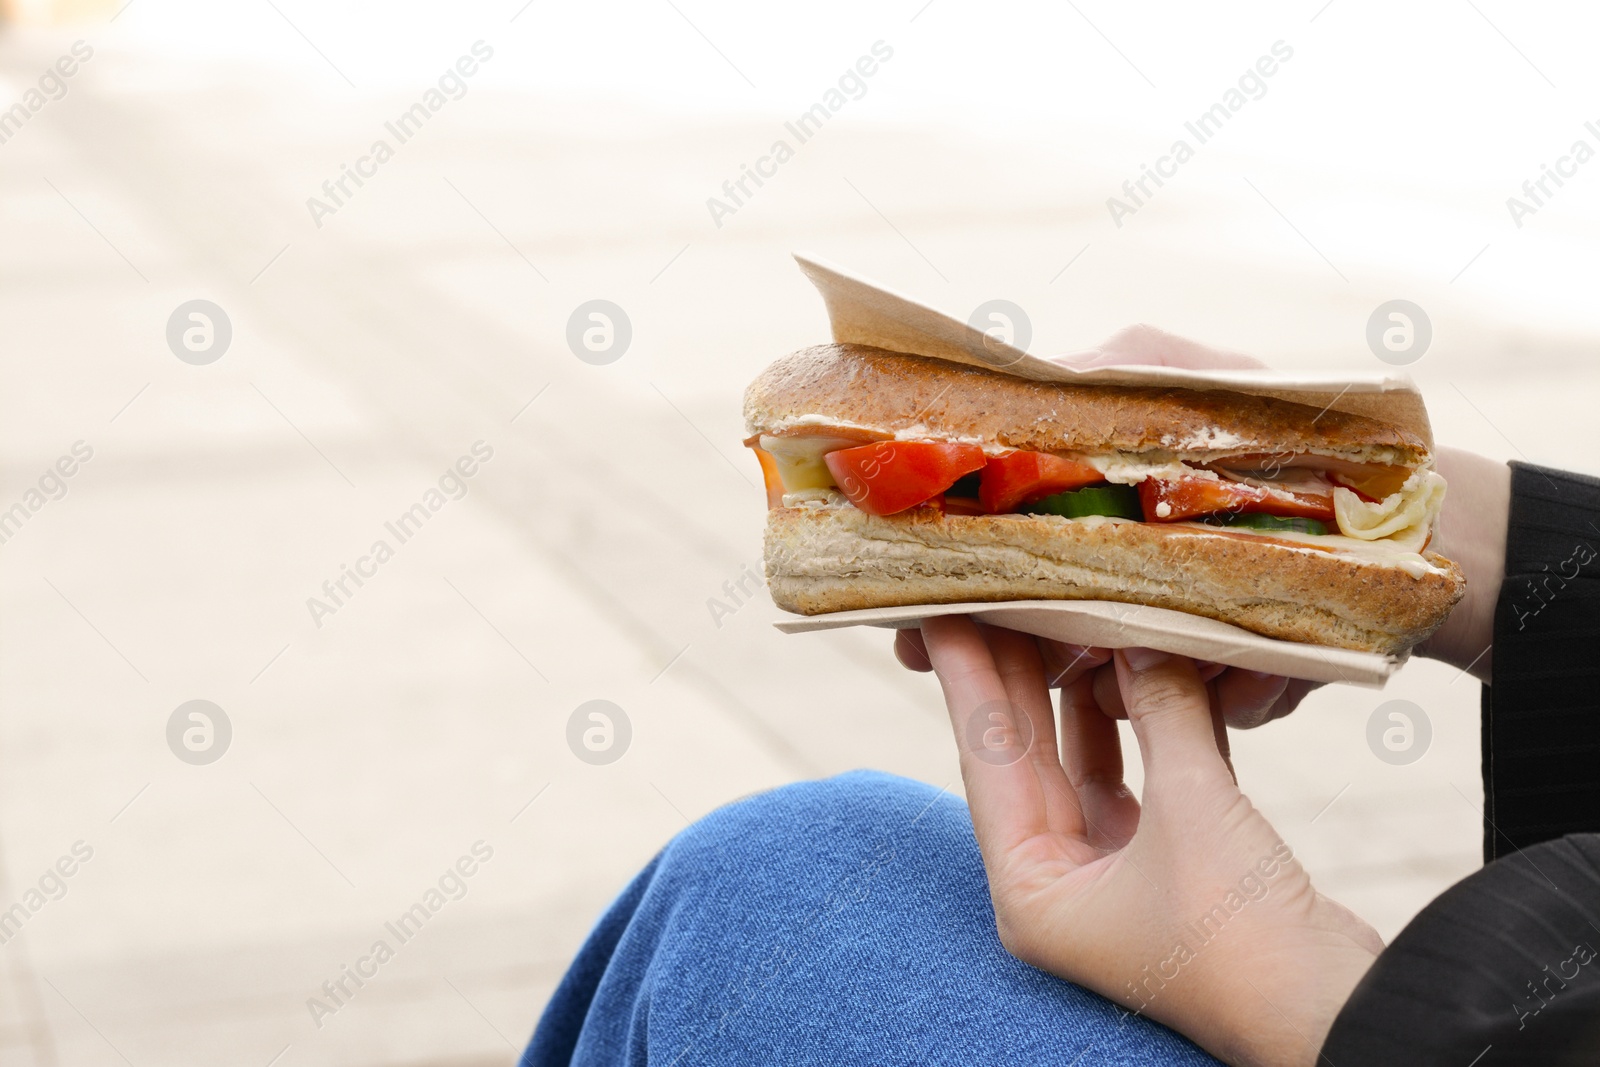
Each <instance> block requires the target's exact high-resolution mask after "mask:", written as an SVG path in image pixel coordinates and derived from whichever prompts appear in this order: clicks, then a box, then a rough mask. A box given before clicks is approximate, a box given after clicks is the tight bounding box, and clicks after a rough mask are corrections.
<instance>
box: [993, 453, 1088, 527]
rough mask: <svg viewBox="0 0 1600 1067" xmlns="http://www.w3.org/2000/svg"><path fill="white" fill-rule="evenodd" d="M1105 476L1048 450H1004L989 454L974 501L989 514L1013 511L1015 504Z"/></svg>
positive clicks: (1027, 502)
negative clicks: (998, 453)
mask: <svg viewBox="0 0 1600 1067" xmlns="http://www.w3.org/2000/svg"><path fill="white" fill-rule="evenodd" d="M1105 480H1106V476H1105V475H1104V474H1101V473H1100V472H1099V471H1097V470H1095V469H1094V468H1093V467H1091V466H1089V465H1088V464H1087V463H1078V462H1076V461H1074V460H1070V459H1062V458H1061V457H1060V456H1052V455H1051V454H1050V453H1048V452H1007V453H1005V454H1004V455H1001V456H990V457H989V461H988V462H987V463H986V464H984V467H983V477H982V479H981V480H980V481H979V483H978V502H979V503H980V504H982V505H983V510H984V511H987V512H988V513H989V514H991V515H997V514H999V513H1000V512H1002V511H1015V510H1016V509H1017V505H1019V504H1029V503H1032V502H1033V501H1035V500H1042V499H1043V498H1044V497H1047V496H1049V495H1051V494H1052V493H1065V492H1066V491H1067V490H1069V489H1082V488H1083V487H1084V486H1086V485H1093V484H1094V483H1095V482H1103V481H1105Z"/></svg>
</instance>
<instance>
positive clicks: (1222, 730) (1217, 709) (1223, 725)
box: [1206, 682, 1239, 785]
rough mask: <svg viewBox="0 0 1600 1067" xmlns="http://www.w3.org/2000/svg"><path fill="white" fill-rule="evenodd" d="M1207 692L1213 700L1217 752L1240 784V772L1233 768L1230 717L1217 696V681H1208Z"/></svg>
mask: <svg viewBox="0 0 1600 1067" xmlns="http://www.w3.org/2000/svg"><path fill="white" fill-rule="evenodd" d="M1206 692H1207V693H1208V694H1209V696H1210V700H1211V736H1212V737H1213V738H1215V739H1216V743H1217V752H1218V754H1220V755H1221V756H1222V762H1223V763H1225V764H1227V765H1228V777H1230V778H1232V779H1233V784H1234V785H1238V784H1239V772H1238V771H1236V770H1234V769H1233V746H1232V742H1231V741H1230V740H1229V738H1228V719H1227V716H1226V715H1224V714H1223V711H1222V705H1221V702H1220V699H1219V698H1218V696H1217V683H1216V682H1210V683H1208V684H1207V685H1206Z"/></svg>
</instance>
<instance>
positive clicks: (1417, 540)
mask: <svg viewBox="0 0 1600 1067" xmlns="http://www.w3.org/2000/svg"><path fill="white" fill-rule="evenodd" d="M1444 488H1445V485H1444V478H1442V477H1440V475H1439V473H1438V472H1437V471H1431V470H1421V471H1417V472H1416V473H1414V474H1412V475H1411V477H1410V478H1407V479H1406V482H1405V484H1404V485H1403V486H1401V487H1400V489H1399V491H1398V492H1394V493H1390V494H1389V495H1388V496H1386V497H1384V498H1383V499H1382V500H1378V501H1368V500H1362V499H1361V497H1359V496H1358V495H1356V494H1355V493H1354V492H1352V491H1351V490H1349V489H1345V488H1343V487H1340V488H1338V489H1335V490H1334V491H1333V513H1334V516H1335V517H1336V518H1337V519H1338V521H1339V532H1340V533H1341V534H1343V535H1345V536H1346V537H1353V538H1355V539H1356V540H1359V541H1380V540H1381V541H1385V542H1388V543H1389V544H1392V545H1394V546H1395V547H1397V548H1402V549H1406V550H1409V551H1411V552H1421V551H1422V546H1423V545H1425V544H1426V543H1427V541H1428V535H1429V534H1430V533H1431V532H1432V531H1433V524H1434V522H1435V521H1436V520H1437V519H1438V517H1439V508H1440V506H1441V505H1443V503H1444Z"/></svg>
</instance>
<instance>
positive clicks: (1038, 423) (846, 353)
mask: <svg viewBox="0 0 1600 1067" xmlns="http://www.w3.org/2000/svg"><path fill="white" fill-rule="evenodd" d="M744 417H745V432H746V433H748V434H752V435H753V434H775V433H782V432H784V431H786V430H790V429H793V428H794V427H796V426H804V425H807V420H817V419H818V418H819V417H821V418H822V420H823V421H821V422H815V423H814V424H815V425H818V426H819V427H820V426H826V425H829V424H830V423H831V424H837V425H846V426H852V427H857V428H861V429H867V430H871V431H875V432H879V433H882V434H883V435H884V436H887V437H893V436H895V435H896V434H900V433H908V432H909V433H916V432H919V431H920V432H925V433H926V436H928V437H938V438H950V439H953V440H962V441H975V442H978V443H981V444H984V445H989V446H999V447H1004V448H1016V449H1024V450H1027V451H1034V452H1092V453H1098V452H1165V453H1171V454H1174V455H1175V456H1176V457H1177V458H1179V459H1193V460H1196V461H1199V462H1205V461H1207V460H1209V459H1213V458H1216V457H1218V456H1223V455H1230V454H1232V455H1236V454H1239V453H1289V452H1292V453H1312V454H1316V455H1324V456H1334V457H1338V458H1341V459H1346V460H1351V461H1354V462H1358V463H1384V464H1392V465H1395V466H1404V467H1417V466H1422V465H1425V464H1427V463H1428V462H1429V461H1430V460H1431V456H1430V455H1429V453H1428V449H1427V446H1426V445H1425V444H1424V442H1423V441H1422V440H1421V439H1420V438H1419V437H1417V436H1416V435H1415V434H1411V433H1408V432H1406V431H1404V430H1402V429H1400V428H1399V427H1396V426H1391V425H1389V424H1387V423H1383V422H1379V421H1377V420H1376V419H1369V418H1366V417H1364V416H1361V415H1353V414H1349V413H1346V412H1342V411H1334V410H1319V409H1317V408H1314V407H1311V406H1309V405H1307V404H1296V403H1294V402H1293V401H1288V400H1276V399H1271V398H1268V397H1257V396H1250V395H1247V394H1244V393H1233V392H1227V391H1224V390H1206V391H1200V390H1193V389H1157V388H1143V387H1133V386H1114V385H1073V384H1070V383H1058V382H1036V381H1030V380H1028V379H1026V378H1016V377H1012V376H1011V375H1008V374H1001V373H998V372H996V371H991V370H985V369H983V368H981V367H970V366H967V365H965V364H960V363H952V362H950V361H948V360H942V359H932V358H929V357H926V356H914V355H909V354H907V353H904V352H890V351H887V350H885V349H882V348H871V347H868V346H866V345H852V344H830V345H816V346H814V347H811V348H804V349H801V350H800V351H798V352H795V353H793V354H791V355H788V356H784V357H783V358H782V359H779V360H777V361H776V362H774V363H773V364H772V365H770V366H769V367H767V369H766V370H765V371H763V372H762V373H761V374H760V376H759V377H757V378H756V380H755V381H754V382H752V383H751V384H750V386H749V388H748V389H746V390H745V396H744Z"/></svg>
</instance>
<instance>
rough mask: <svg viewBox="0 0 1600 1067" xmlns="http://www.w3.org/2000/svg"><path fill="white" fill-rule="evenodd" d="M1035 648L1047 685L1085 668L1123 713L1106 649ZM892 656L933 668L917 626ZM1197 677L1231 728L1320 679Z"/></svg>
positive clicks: (1297, 696)
mask: <svg viewBox="0 0 1600 1067" xmlns="http://www.w3.org/2000/svg"><path fill="white" fill-rule="evenodd" d="M1038 641H1039V653H1040V655H1041V657H1042V658H1043V660H1044V666H1045V680H1046V682H1047V683H1048V685H1049V686H1050V688H1052V689H1055V688H1059V687H1060V686H1061V685H1062V684H1064V680H1065V679H1067V678H1068V677H1069V674H1068V672H1069V670H1070V671H1071V672H1072V674H1071V677H1074V678H1075V677H1077V675H1078V674H1081V673H1083V672H1084V671H1092V672H1093V675H1094V681H1093V684H1092V685H1091V687H1090V691H1091V692H1092V693H1093V694H1094V697H1095V699H1096V700H1097V701H1098V702H1099V705H1100V709H1101V710H1102V711H1104V712H1105V713H1106V714H1107V715H1110V716H1111V717H1112V718H1116V719H1126V718H1127V717H1128V712H1127V709H1126V708H1124V707H1123V706H1122V692H1121V690H1120V689H1118V687H1117V671H1116V667H1115V666H1113V665H1112V663H1111V653H1110V652H1109V651H1107V650H1106V649H1103V648H1084V647H1083V646H1081V645H1069V644H1064V643H1063V642H1060V641H1052V640H1050V639H1049V638H1046V637H1041V638H1039V639H1038ZM894 656H895V659H897V660H899V661H900V665H901V666H902V667H906V668H908V669H910V670H913V671H920V672H923V673H926V672H928V671H931V670H933V664H932V663H931V662H929V660H928V649H927V646H926V645H925V644H924V643H923V639H922V631H920V630H897V631H896V632H895V638H894ZM1196 666H1197V668H1198V670H1199V672H1200V680H1201V681H1202V682H1205V683H1206V685H1207V687H1208V688H1209V690H1210V693H1211V700H1212V707H1214V708H1216V709H1217V711H1218V712H1219V713H1220V714H1221V715H1222V719H1223V721H1224V722H1225V723H1227V724H1228V725H1229V726H1231V727H1233V728H1234V729H1235V730H1249V729H1253V728H1254V727H1257V726H1260V725H1261V724H1262V723H1267V722H1271V721H1272V720H1273V719H1281V718H1283V717H1284V716H1285V715H1287V714H1289V713H1290V712H1291V711H1293V710H1294V709H1295V708H1297V707H1299V706H1300V701H1302V700H1304V699H1305V696H1306V694H1307V693H1309V692H1311V691H1312V690H1313V689H1320V688H1321V687H1322V683H1321V682H1307V681H1303V680H1301V679H1299V678H1285V677H1283V676H1282V675H1278V674H1268V673H1266V672H1265V671H1247V670H1244V669H1243V668H1242V667H1227V666H1224V665H1223V664H1221V663H1200V664H1197V665H1196Z"/></svg>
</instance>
